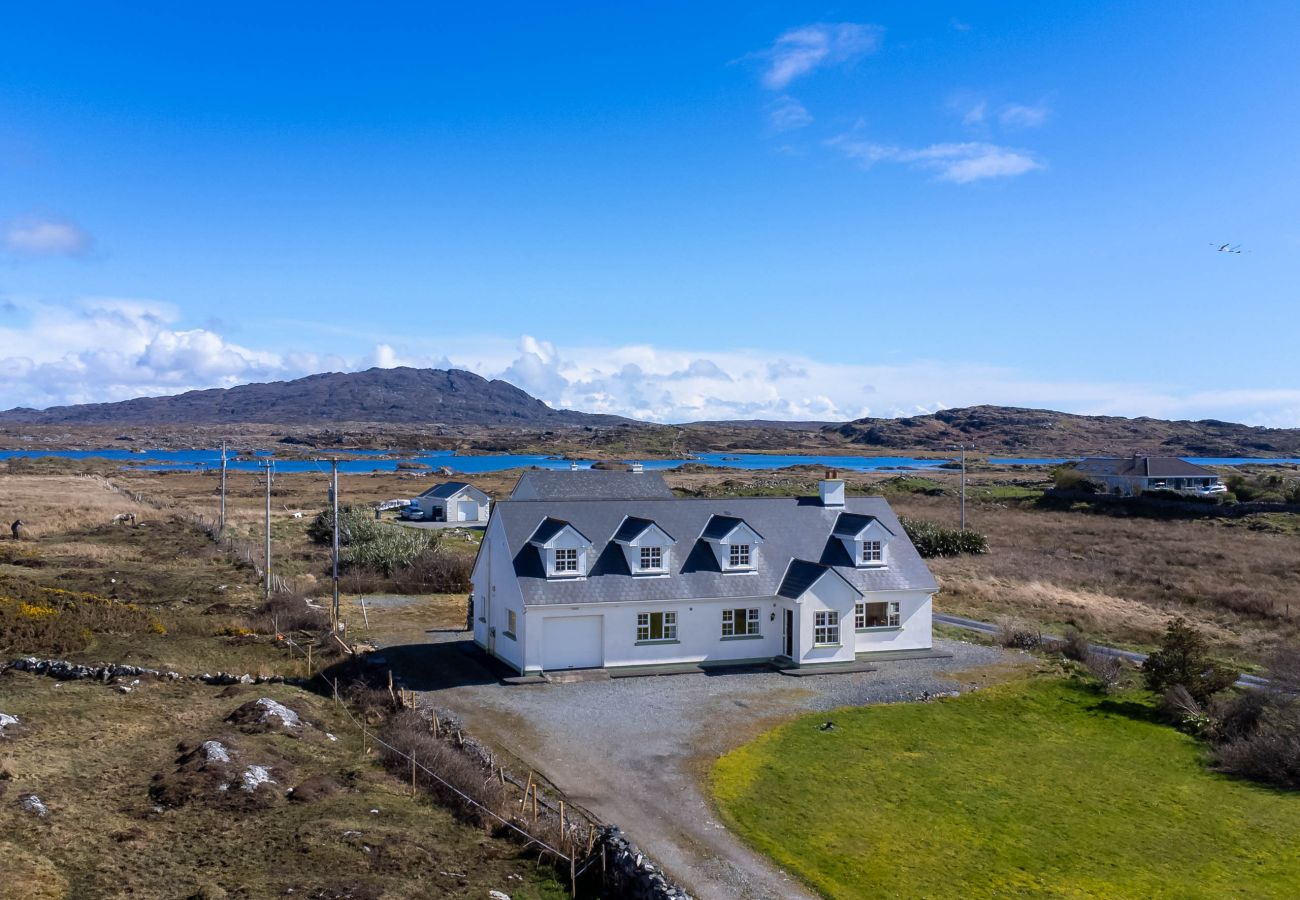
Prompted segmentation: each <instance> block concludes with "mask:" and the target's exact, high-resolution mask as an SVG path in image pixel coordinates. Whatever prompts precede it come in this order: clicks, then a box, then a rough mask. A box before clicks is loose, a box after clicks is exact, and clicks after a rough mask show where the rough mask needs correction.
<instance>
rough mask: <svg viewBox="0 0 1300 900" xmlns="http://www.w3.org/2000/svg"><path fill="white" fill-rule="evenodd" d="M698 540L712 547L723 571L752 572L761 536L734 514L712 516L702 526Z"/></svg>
mask: <svg viewBox="0 0 1300 900" xmlns="http://www.w3.org/2000/svg"><path fill="white" fill-rule="evenodd" d="M700 540H702V541H704V542H705V543H707V544H709V546H710V547H712V548H713V555H714V556H715V557H716V558H717V560H718V568H719V569H721V570H722V571H723V572H753V571H754V559H755V553H756V551H757V548H758V545H759V544H761V543H763V536H762V535H761V534H759V533H758V532H757V531H755V530H754V529H753V528H750V527H749V525H748V524H746V523H745V520H744V519H739V518H737V517H735V516H725V515H723V516H714V517H713V518H711V519H709V523H708V524H707V525H705V526H704V531H703V532H701V534H700Z"/></svg>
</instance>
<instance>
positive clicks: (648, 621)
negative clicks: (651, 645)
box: [636, 612, 677, 642]
mask: <svg viewBox="0 0 1300 900" xmlns="http://www.w3.org/2000/svg"><path fill="white" fill-rule="evenodd" d="M636 639H637V641H638V642H642V641H675V640H677V613H675V612H643V613H637V615H636Z"/></svg>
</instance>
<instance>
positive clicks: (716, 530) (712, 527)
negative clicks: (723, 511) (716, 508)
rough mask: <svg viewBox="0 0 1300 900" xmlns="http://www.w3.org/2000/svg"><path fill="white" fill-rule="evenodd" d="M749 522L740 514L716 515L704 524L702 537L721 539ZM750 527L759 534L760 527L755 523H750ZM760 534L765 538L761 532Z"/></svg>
mask: <svg viewBox="0 0 1300 900" xmlns="http://www.w3.org/2000/svg"><path fill="white" fill-rule="evenodd" d="M748 524H749V523H748V522H746V521H745V520H744V519H743V518H741V517H739V516H714V517H713V518H711V519H709V524H708V525H705V526H704V532H703V533H702V534H701V535H700V537H702V538H704V539H705V540H706V541H720V540H722V539H723V538H725V537H726V536H727V535H729V534H731V533H732V532H733V531H735V530H736V529H737V528H738V527H740V526H741V525H748ZM749 529H750V530H751V531H753V532H754V533H755V534H758V529H757V528H755V527H754V526H753V525H749ZM758 536H759V537H760V538H763V536H762V535H761V534H759V535H758ZM764 540H766V539H765V538H764Z"/></svg>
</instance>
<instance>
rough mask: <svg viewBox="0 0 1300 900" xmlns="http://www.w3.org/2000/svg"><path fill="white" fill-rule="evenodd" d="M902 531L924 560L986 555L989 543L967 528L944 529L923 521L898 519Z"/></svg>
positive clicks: (976, 532) (983, 537)
mask: <svg viewBox="0 0 1300 900" xmlns="http://www.w3.org/2000/svg"><path fill="white" fill-rule="evenodd" d="M899 521H901V522H902V524H903V530H904V531H906V532H907V536H908V537H909V538H910V539H911V541H912V543H913V544H914V545H915V546H916V550H917V552H918V553H920V554H921V556H923V557H925V558H926V559H931V558H933V557H936V556H960V555H962V554H963V553H971V554H978V553H987V552H988V550H989V541H988V538H986V537H985V536H984V535H982V534H980V533H979V532H978V531H972V530H971V529H969V528H966V529H960V528H945V527H943V526H942V525H936V524H935V523H934V522H929V521H926V520H924V519H907V518H904V519H900V520H899Z"/></svg>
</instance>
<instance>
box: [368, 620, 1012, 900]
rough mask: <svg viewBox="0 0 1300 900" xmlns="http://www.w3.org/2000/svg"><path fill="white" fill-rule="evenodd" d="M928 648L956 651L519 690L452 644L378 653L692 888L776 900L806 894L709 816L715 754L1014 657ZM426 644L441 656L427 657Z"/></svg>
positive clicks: (913, 695)
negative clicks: (836, 665)
mask: <svg viewBox="0 0 1300 900" xmlns="http://www.w3.org/2000/svg"><path fill="white" fill-rule="evenodd" d="M935 649H936V650H940V651H942V652H945V653H951V654H952V658H951V659H925V660H900V661H894V662H881V663H880V664H879V668H878V670H877V671H875V672H866V673H860V674H852V675H818V676H812V677H806V678H791V677H788V676H785V675H781V674H779V673H776V672H745V673H735V674H726V675H706V674H691V675H673V676H660V677H645V678H621V679H614V680H607V681H591V682H583V683H577V684H538V685H516V686H506V685H502V684H500V683H498V682H497V681H496V679H495V678H492V677H487V672H486V671H485V670H484V669H482V667H481V666H480V664H479V663H477V662H475V661H474V659H473V657H471V656H469V655H467V654H465V653H463V652H460V651H453V650H442V651H435V650H434V648H433V647H431V646H430V645H427V644H426V645H419V646H407V647H402V648H390V649H389V651H388V653H389V656H390V659H391V661H392V663H393V664H394V667H395V668H396V669H397V670H398V671H400V672H403V673H404V678H403V681H404V682H405V683H406V684H407V686H409V687H412V688H415V689H417V690H419V689H421V688H422V687H424V688H426V689H425V690H423V691H422V697H421V699H422V700H423V702H425V703H427V704H430V705H434V706H438V707H446V708H449V709H452V710H454V711H455V712H456V713H457V714H458V715H459V716H460V718H461V719H462V721H464V723H465V726H466V728H467V729H468V730H469V731H470V732H472V733H473V734H474V735H475V736H477V737H478V738H480V739H481V740H483V741H485V742H486V743H488V744H490V745H495V746H497V747H499V748H501V749H503V750H505V751H506V752H507V754H509V755H513V756H514V757H515V758H517V759H519V760H521V761H522V762H523V763H524V764H525V765H529V766H532V767H533V768H535V769H536V770H537V771H539V772H541V773H543V774H544V775H545V776H546V777H547V778H549V779H550V780H551V781H552V782H553V783H554V784H555V785H556V786H557V787H559V788H560V789H561V790H562V791H564V792H565V793H566V794H567V795H568V796H569V798H570V800H572V801H574V802H576V803H579V804H581V805H582V806H585V807H587V808H588V809H589V810H590V811H591V812H593V813H595V814H596V815H597V816H599V817H600V818H601V819H603V820H604V821H606V822H611V823H614V824H617V825H619V826H621V827H622V828H623V829H624V830H625V831H626V832H627V834H628V836H629V837H631V839H632V840H633V841H635V842H637V843H638V844H640V845H641V847H642V848H643V849H644V850H645V851H646V852H647V853H649V854H650V856H651V857H653V858H655V859H657V860H658V861H659V863H660V864H661V865H662V866H663V867H664V868H665V869H666V870H667V871H668V872H669V874H670V875H672V876H673V877H674V878H675V879H676V880H678V881H679V882H681V883H682V884H683V886H685V887H686V888H687V889H688V890H690V891H691V892H692V893H693V894H694V895H695V896H697V897H700V898H704V900H713V898H742V900H785V898H803V897H808V896H809V894H808V893H807V892H806V891H805V890H804V889H803V888H802V887H800V886H799V885H798V884H796V883H795V882H794V881H793V880H792V879H791V878H789V877H788V876H786V875H785V873H783V872H781V871H779V870H778V869H777V868H776V866H775V865H774V864H773V863H772V862H771V861H769V860H768V859H767V858H766V857H763V856H761V855H759V854H756V853H754V852H753V851H751V850H750V849H749V848H748V847H746V846H745V845H744V844H743V843H742V842H741V841H740V840H738V839H737V838H736V837H734V836H733V835H732V834H731V833H730V831H729V830H727V828H726V827H725V826H723V825H722V824H721V823H720V822H719V821H718V820H717V819H716V817H715V816H714V814H713V809H712V806H711V804H710V802H709V800H708V787H707V783H706V779H707V776H708V772H709V769H710V767H711V766H712V763H713V761H714V760H716V759H717V758H718V756H719V755H721V754H722V753H725V752H726V751H728V750H730V749H732V748H734V747H736V746H737V745H739V744H741V743H744V742H745V741H747V740H749V739H750V738H752V737H754V736H756V735H758V734H759V733H761V732H762V731H765V730H766V729H768V728H771V727H773V726H774V725H776V724H778V723H779V722H782V721H784V720H786V719H788V718H790V717H791V716H794V715H798V714H799V713H803V712H807V711H813V710H830V709H834V708H836V707H841V706H857V705H863V704H869V703H882V702H892V701H902V700H916V699H920V698H921V696H922V694H923V693H924V692H930V693H941V692H946V691H953V690H964V689H967V688H969V687H971V686H972V684H973V683H974V681H972V680H968V679H966V678H961V679H952V678H945V677H943V673H945V672H947V673H964V672H967V671H968V670H971V669H975V668H978V667H980V666H986V665H989V664H992V663H998V662H1005V661H1007V660H1008V659H1009V658H1012V657H1009V656H1008V655H1007V654H1004V653H1003V651H1001V650H998V649H995V648H991V647H983V646H977V645H973V644H966V643H961V642H957V641H941V640H936V641H935ZM421 650H422V651H423V653H420V651H421ZM432 652H437V653H440V654H441V656H442V657H443V661H442V664H433V665H430V664H429V662H430V661H429V659H428V656H429V654H430V653H432ZM456 657H458V658H459V659H455V658H456ZM417 660H418V661H417ZM434 669H436V670H437V672H436V674H435V673H434V671H433V670H434ZM450 669H456V670H457V671H455V672H451V671H449V670H450ZM473 669H477V670H478V671H477V674H475V672H474V671H473ZM973 677H974V678H975V679H976V680H977V679H978V676H973ZM422 678H423V679H432V678H437V680H438V682H441V683H434V682H433V681H427V680H426V681H424V682H423V684H422V683H421V681H422Z"/></svg>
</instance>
